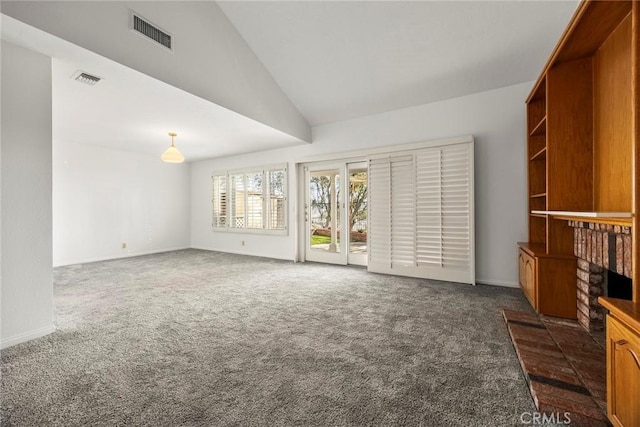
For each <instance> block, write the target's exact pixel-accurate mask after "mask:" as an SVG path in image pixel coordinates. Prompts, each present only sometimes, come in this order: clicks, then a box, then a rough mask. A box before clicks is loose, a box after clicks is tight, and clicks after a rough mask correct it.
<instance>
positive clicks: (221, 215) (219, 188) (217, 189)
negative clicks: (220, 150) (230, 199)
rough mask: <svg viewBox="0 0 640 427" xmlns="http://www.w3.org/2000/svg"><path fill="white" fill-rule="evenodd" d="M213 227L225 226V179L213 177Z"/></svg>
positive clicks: (221, 176)
mask: <svg viewBox="0 0 640 427" xmlns="http://www.w3.org/2000/svg"><path fill="white" fill-rule="evenodd" d="M213 226H214V227H226V226H227V177H226V176H224V175H217V176H214V177H213Z"/></svg>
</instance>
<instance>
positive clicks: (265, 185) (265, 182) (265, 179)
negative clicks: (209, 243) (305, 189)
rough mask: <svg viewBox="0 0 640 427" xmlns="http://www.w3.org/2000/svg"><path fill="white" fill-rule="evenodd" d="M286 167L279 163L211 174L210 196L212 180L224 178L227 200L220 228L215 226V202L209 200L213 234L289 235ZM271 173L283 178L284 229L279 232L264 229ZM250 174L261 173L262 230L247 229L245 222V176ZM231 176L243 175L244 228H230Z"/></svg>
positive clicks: (266, 223)
mask: <svg viewBox="0 0 640 427" xmlns="http://www.w3.org/2000/svg"><path fill="white" fill-rule="evenodd" d="M288 169H289V168H288V166H287V164H286V163H284V164H283V163H279V164H272V165H265V166H256V167H251V168H243V169H233V170H226V171H218V172H214V173H212V174H211V189H212V194H213V185H214V179H215V177H216V176H224V177H225V186H226V194H227V200H226V205H227V206H226V217H227V219H226V224H225V225H224V226H222V227H220V226H218V225H217V224H216V221H215V219H216V218H215V203H216V201H215V200H214V199H212V200H211V227H212V229H213V231H214V232H230V233H243V234H268V235H278V236H285V235H287V234H288V233H289V197H288V188H289V185H288V179H289V178H288V176H289V175H288ZM271 171H284V177H283V195H284V196H283V202H284V206H283V212H284V218H283V222H284V229H281V230H273V229H269V228H266V227H267V226H268V220H269V214H270V212H269V211H270V209H271V207H270V203H269V199H270V194H269V191H270V185H269V172H271ZM252 173H261V174H262V228H247V221H246V217H247V210H246V209H247V206H248V204H247V197H248V194H247V193H248V192H247V191H246V187H247V185H246V175H247V174H252ZM233 175H243V176H244V177H245V178H244V187H245V191H244V199H245V200H244V206H245V212H244V216H245V221H244V227H231V226H230V223H231V218H230V217H229V215H230V213H231V212H232V209H233V208H232V206H231V188H232V187H231V186H232V182H231V176H233Z"/></svg>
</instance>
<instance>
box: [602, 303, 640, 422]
mask: <svg viewBox="0 0 640 427" xmlns="http://www.w3.org/2000/svg"><path fill="white" fill-rule="evenodd" d="M639 396H640V336H638V335H636V334H635V333H634V332H632V331H631V330H629V329H628V328H627V327H626V326H625V325H623V324H622V323H620V322H619V321H617V320H616V319H615V318H613V317H611V316H610V315H609V316H607V411H608V412H609V419H610V420H611V422H612V423H613V424H614V425H616V426H640V405H639V404H638V397H639Z"/></svg>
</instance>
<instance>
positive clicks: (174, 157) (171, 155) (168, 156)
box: [160, 132, 184, 163]
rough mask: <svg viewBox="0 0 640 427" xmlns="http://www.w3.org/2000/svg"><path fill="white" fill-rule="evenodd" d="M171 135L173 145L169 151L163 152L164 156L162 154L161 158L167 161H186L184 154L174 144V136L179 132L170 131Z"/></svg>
mask: <svg viewBox="0 0 640 427" xmlns="http://www.w3.org/2000/svg"><path fill="white" fill-rule="evenodd" d="M169 136H170V137H171V147H169V148H167V151H165V152H164V153H162V156H160V158H161V159H162V160H163V161H165V162H167V163H182V162H184V156H183V155H182V153H181V152H180V151H179V150H178V149H177V148H176V146H175V145H174V144H173V138H174V137H176V136H178V134H177V133H174V132H169Z"/></svg>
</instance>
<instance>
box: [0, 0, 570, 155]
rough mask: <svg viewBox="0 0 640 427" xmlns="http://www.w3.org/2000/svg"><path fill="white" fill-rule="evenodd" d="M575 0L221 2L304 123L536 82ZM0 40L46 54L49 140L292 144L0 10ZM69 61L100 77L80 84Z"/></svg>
mask: <svg viewBox="0 0 640 427" xmlns="http://www.w3.org/2000/svg"><path fill="white" fill-rule="evenodd" d="M576 5H577V2H576V1H574V0H571V1H554V2H543V1H534V2H523V1H519V2H502V1H498V2H485V1H481V2H423V1H418V2H401V1H384V2H374V1H353V2H330V1H319V2H315V1H283V2H268V1H265V2H262V1H261V2H239V1H234V2H222V3H220V6H221V8H222V10H223V11H224V13H225V14H226V15H227V16H228V17H229V19H230V20H231V22H232V23H233V24H234V25H235V26H236V28H237V29H238V31H239V32H240V33H241V35H242V36H243V37H244V38H245V40H246V41H247V42H248V44H249V46H250V47H251V48H252V49H253V50H254V51H255V53H256V54H257V56H258V57H259V58H260V60H261V61H262V62H263V63H264V65H265V67H266V68H267V70H268V71H269V72H270V73H271V74H272V75H273V76H274V78H275V80H276V81H277V82H278V84H279V85H280V86H281V87H282V89H283V90H284V92H285V93H286V94H287V95H288V96H289V97H290V98H291V100H292V101H293V102H294V103H295V105H296V106H297V107H298V108H299V110H300V112H301V113H302V114H303V115H304V116H305V118H306V119H307V120H308V121H309V122H310V123H311V124H312V125H317V124H322V123H329V122H335V121H341V120H346V119H350V118H355V117H360V116H365V115H370V114H375V113H380V112H385V111H391V110H396V109H399V108H405V107H409V106H414V105H420V104H424V103H428V102H432V101H437V100H443V99H449V98H453V97H457V96H462V95H466V94H470V93H475V92H480V91H483V90H489V89H493V88H498V87H502V86H507V85H510V84H515V83H520V82H524V81H529V80H533V79H535V78H536V77H537V75H538V73H539V72H540V70H541V69H542V66H543V65H544V62H545V60H546V58H547V57H548V55H549V53H550V52H551V49H552V48H553V46H554V44H555V42H556V40H557V39H558V37H559V36H560V34H561V32H562V30H563V29H564V27H565V26H566V24H567V22H568V21H569V19H570V16H571V14H572V13H573V11H574V9H575V7H576ZM2 38H3V39H5V40H8V41H11V42H13V43H16V44H19V45H22V46H25V47H27V48H30V49H33V50H36V51H40V52H42V53H44V54H47V55H49V56H52V57H53V58H54V61H53V88H54V93H53V95H54V96H53V111H54V117H53V126H54V128H53V135H54V140H64V141H68V142H74V143H82V144H93V145H99V146H104V147H108V148H113V149H124V150H130V151H135V152H140V153H148V154H152V155H157V156H159V155H160V154H161V153H162V152H163V151H164V149H166V147H167V146H168V145H169V143H170V139H169V137H168V136H167V133H168V132H176V133H177V134H178V137H177V139H176V145H177V146H178V148H179V149H180V150H181V151H182V152H183V153H184V155H185V156H186V158H187V161H194V160H200V159H205V158H212V157H222V156H228V155H234V154H240V153H246V152H255V151H262V150H268V149H272V148H276V147H284V146H291V145H295V144H300V143H301V141H300V140H299V139H297V138H294V137H292V136H290V135H287V134H285V133H283V132H281V131H278V130H276V129H273V128H271V127H269V126H266V125H263V124H261V123H258V122H256V121H254V120H252V119H249V118H246V117H244V116H241V115H239V114H237V113H235V112H232V111H230V110H227V109H225V108H223V107H220V106H218V105H216V104H213V103H211V102H208V101H206V100H203V99H202V98H199V97H196V96H194V95H191V94H189V93H187V92H184V91H182V90H180V89H177V88H175V87H173V86H170V85H168V84H165V83H163V82H160V81H158V80H155V79H152V78H150V77H148V76H146V75H144V74H142V73H139V72H137V71H134V70H132V69H130V68H127V67H125V66H122V65H120V64H118V63H116V62H114V61H110V60H108V59H106V58H104V57H102V56H99V55H97V54H94V53H92V52H90V51H87V50H85V49H82V48H80V47H78V46H76V45H73V44H71V43H69V42H66V41H63V40H61V39H59V38H56V37H54V36H51V35H49V34H47V33H44V32H42V31H40V30H37V29H35V28H33V27H29V26H27V25H25V24H22V23H20V22H19V21H16V20H14V19H12V18H8V17H6V16H4V15H3V16H2ZM78 70H82V71H85V72H88V73H90V74H95V75H97V76H100V77H103V78H104V80H103V81H101V82H100V83H98V84H97V85H95V86H92V87H91V86H86V85H83V84H81V83H78V82H76V81H74V80H72V79H71V78H70V77H71V76H72V75H73V74H74V73H75V72H76V71H78ZM523 102H524V100H523Z"/></svg>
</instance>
